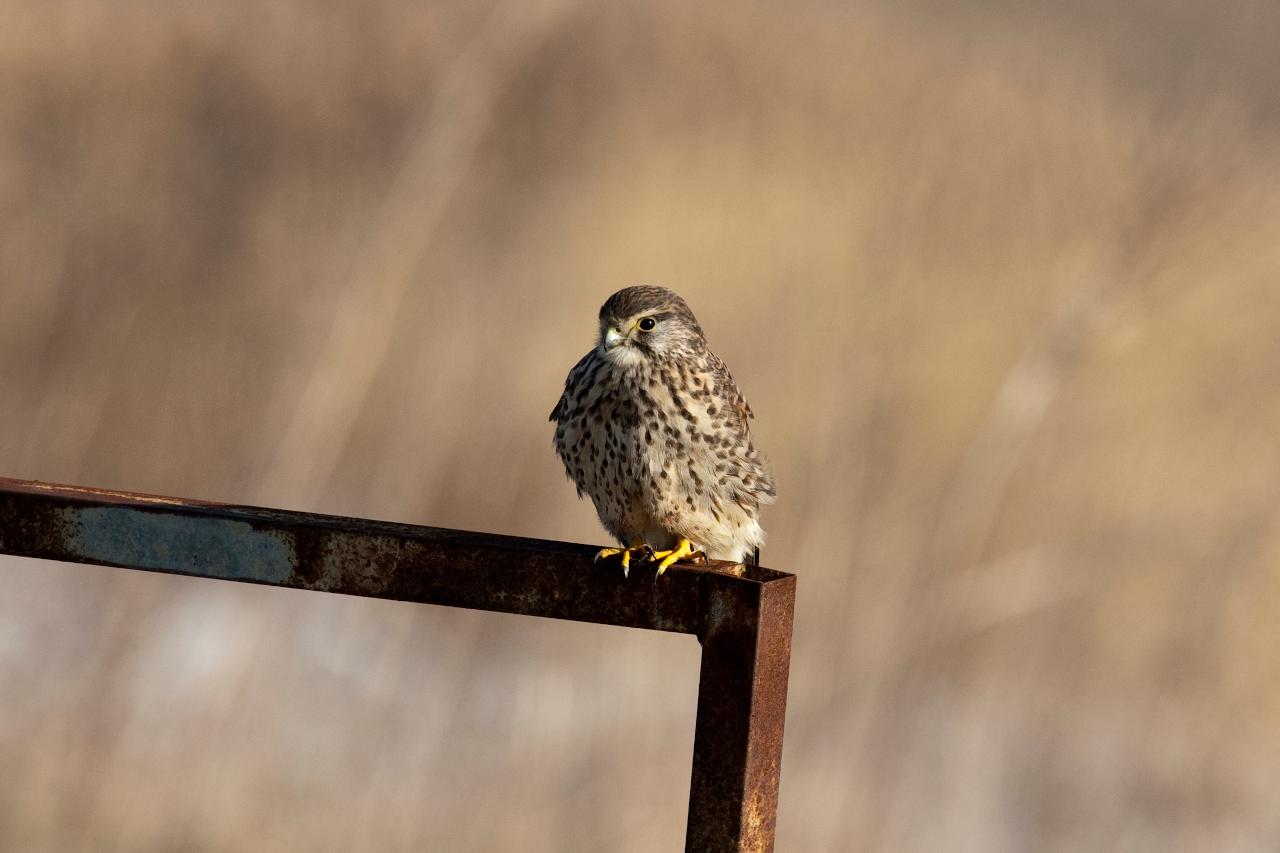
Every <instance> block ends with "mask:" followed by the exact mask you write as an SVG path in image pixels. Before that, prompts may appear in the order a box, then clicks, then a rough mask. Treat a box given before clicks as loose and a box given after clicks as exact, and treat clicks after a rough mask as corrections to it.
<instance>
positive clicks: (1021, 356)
mask: <svg viewBox="0 0 1280 853" xmlns="http://www.w3.org/2000/svg"><path fill="white" fill-rule="evenodd" d="M1277 44H1280V5H1277V4H1276V3H1274V2H1271V1H1270V0H1228V2H1209V0H1161V1H1160V2H1157V0H1133V1H1132V2H1128V3H1122V4H1117V3H1113V2H1110V0H1086V2H1077V3H1072V4H1063V3H1054V2H1050V0H1032V2H1019V3H1015V2H1006V0H979V2H959V0H906V2H896V3H890V2H887V0H886V2H877V0H864V2H860V3H852V4H844V3H834V2H821V0H794V2H791V3H787V4H770V3H757V2H745V3H743V2H739V3H727V2H723V3H722V2H710V3H702V4H686V3H681V2H676V0H641V2H632V3H603V4H602V3H586V2H581V3H578V2H574V0H526V2H500V3H498V4H497V5H494V4H492V3H488V2H486V3H469V2H452V3H429V4H428V3H415V2H410V0H374V2H365V3H362V4H339V3H328V2H325V3H316V2H311V3H304V2H301V0H272V2H263V3H255V4H247V3H245V4H242V3H231V2H205V3H172V2H159V0H154V2H141V1H140V0H113V1H112V2H100V1H99V0H0V399H3V401H4V406H3V417H2V418H0V475H8V476H15V477H24V478H38V479H46V480H53V481H62V482H68V483H76V484H84V485H95V486H102V487H111V488H120V489H128V490H135V491H147V492H156V493H161V494H176V495H184V496H189V497H196V498H206V499H214V500H222V501H231V502H252V503H261V504H267V505H277V506H287V507H291V508H301V509H308V510H316V511H323V512H334V513H343V514H356V515H362V516H373V517H377V518H384V519H395V520H403V521H411V522H420V523H427V524H433V525H440V526H450V527H460V528H466V529H473V530H484V531H493V532H501V533H510V534H520V535H527V536H536V537H544V538H554V539H568V540H574V541H585V542H602V541H603V540H604V535H603V534H602V532H601V531H600V529H599V528H598V526H597V524H596V521H595V519H594V514H593V512H592V510H591V508H590V506H589V505H588V504H586V503H582V502H579V501H578V500H577V499H576V498H575V497H574V493H573V489H572V488H571V486H570V485H569V484H568V483H567V482H565V480H564V478H563V475H562V472H561V470H560V467H559V463H558V462H557V461H556V459H555V458H554V455H553V453H552V452H551V448H550V436H551V431H550V427H549V425H548V424H547V423H546V417H547V413H548V412H549V411H550V409H551V406H552V404H553V403H554V402H555V399H556V397H557V396H558V394H559V392H560V387H561V386H560V384H561V382H562V381H563V377H564V374H565V372H566V371H567V369H568V368H569V367H570V366H571V365H572V364H573V362H574V361H575V360H576V359H577V358H578V357H579V356H580V355H581V354H582V353H583V352H584V351H585V350H586V348H587V347H588V346H589V345H590V343H591V338H592V335H593V326H594V318H595V312H596V309H597V307H598V305H599V304H600V302H601V301H602V300H603V299H604V298H605V297H606V296H607V295H608V294H609V293H610V292H612V291H613V290H615V289H617V288H619V287H621V286H624V285H627V284H632V283H639V282H647V283H663V284H667V285H669V286H671V287H673V288H675V289H677V290H678V291H680V292H681V293H682V294H683V295H684V296H685V297H686V298H687V299H688V301H689V302H690V303H691V305H692V306H693V308H694V310H695V311H696V312H697V313H698V316H699V318H700V319H701V320H702V322H703V325H704V326H705V327H706V329H707V332H708V335H709V337H710V339H711V342H712V345H713V346H714V347H715V349H716V350H717V351H718V352H719V353H720V354H721V355H723V356H724V357H725V359H726V360H727V361H728V362H729V364H731V365H732V366H733V369H734V372H735V374H736V376H737V379H738V382H739V384H740V385H741V386H742V388H743V389H744V391H745V392H746V394H747V395H748V397H749V398H750V400H751V401H752V404H753V406H754V408H755V410H756V413H757V421H758V425H757V433H758V441H759V444H760V445H761V446H762V447H763V448H764V449H765V450H766V451H767V452H768V453H769V454H770V456H771V457H772V459H773V461H774V464H775V467H776V468H777V473H778V479H779V482H780V485H781V498H780V500H779V503H778V504H777V506H776V507H774V508H772V509H771V510H769V511H768V513H767V515H766V517H765V521H766V527H767V528H768V530H769V532H770V534H771V539H770V542H769V545H768V546H767V547H766V549H765V552H764V557H765V559H764V562H765V563H766V564H767V565H769V566H773V567H776V568H781V569H786V570H790V571H794V572H796V573H797V574H799V575H800V586H799V600H798V610H797V620H798V621H797V623H796V633H795V645H794V659H793V670H792V690H791V702H790V713H789V714H788V720H787V740H786V754H785V759H784V764H783V770H784V772H783V787H782V791H783V796H782V803H781V811H780V819H779V837H778V849H779V850H780V851H944V850H945V851H975V853H978V852H981V851H1031V850H1035V851H1068V850H1070V851H1112V850H1115V851H1161V853H1164V851H1184V850H1185V851H1192V850H1194V851H1255V850H1256V851H1264V850H1275V849H1278V848H1280V651H1278V649H1280V573H1278V567H1280V523H1278V521H1280V519H1278V518H1277V506H1278V501H1280V442H1278V441H1277V435H1278V431H1280V335H1277V331H1278V330H1280V51H1277V49H1276V45H1277ZM697 662H698V648H697V644H696V643H695V642H693V641H692V640H691V639H690V638H688V637H678V636H666V635H656V634H648V633H642V632H633V631H627V630H622V629H608V628H599V627H592V626H582V625H572V624H562V623H558V622H544V621H539V620H532V619H524V618H516V617H502V616H491V615H485V614H476V613H469V612H461V611H452V610H448V609H441V608H430V607H412V606H407V605H398V604H394V603H387V602H373V601H364V600H357V599H348V598H342V597H329V596H324V595H316V594H299V593H293V592H285V591H277V590H268V589H260V588H248V587H240V586H236V585H230V584H222V583H216V582H207V581H196V580H186V579H178V578H171V577H164V576H150V575H144V574H136V573H129V572H125V571H116V570H108V569H99V568H87V567H75V566H64V565H57V564H47V563H40V562H35V561H24V560H16V559H9V558H5V559H3V560H0V691H2V699H0V849H3V850H5V851H86V850H94V851H98V850H102V851H232V850H234V851H241V850H264V851H265V850H297V851H348V850H357V851H384V850H385V851H399V850H406V851H409V850H432V851H454V850H463V851H465V850H484V851H487V850H504V851H505V850H521V851H564V850H575V851H576V850H584V851H594V850H602V851H604V850H607V851H660V850H674V849H679V847H680V845H681V843H682V839H683V831H684V820H685V808H686V797H687V793H688V765H689V759H690V755H691V743H692V733H693V710H694V701H695V692H696V671H697Z"/></svg>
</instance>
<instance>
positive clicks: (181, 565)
mask: <svg viewBox="0 0 1280 853" xmlns="http://www.w3.org/2000/svg"><path fill="white" fill-rule="evenodd" d="M60 514H61V515H62V517H63V518H64V520H65V521H66V522H67V524H68V527H67V528H66V534H65V535H66V537H67V542H66V545H67V547H68V548H69V549H71V550H72V551H74V552H75V553H77V554H79V555H80V556H81V557H82V558H83V559H86V560H95V561H101V562H104V563H112V564H117V565H129V566H135V567H138V568H147V569H161V570H164V571H170V572H181V573H183V574H196V575H217V576H218V577H222V578H230V579H236V580H248V581H258V582H261V583H281V582H283V581H284V580H285V579H286V578H288V577H289V575H290V574H291V573H292V571H293V550H292V549H291V548H290V547H289V545H288V544H287V543H286V542H284V541H283V540H282V539H280V538H279V537H277V536H273V535H271V534H269V533H260V532H258V531H256V530H254V529H253V527H252V526H250V525H249V524H246V523H245V522H243V521H232V520H230V519H208V518H195V517H188V516H183V515H160V514H156V513H151V512H147V511H145V510H129V509H121V508H119V507H110V508H106V507H66V508H64V509H62V510H60Z"/></svg>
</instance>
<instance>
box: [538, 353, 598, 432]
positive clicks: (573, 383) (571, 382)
mask: <svg viewBox="0 0 1280 853" xmlns="http://www.w3.org/2000/svg"><path fill="white" fill-rule="evenodd" d="M597 358H598V356H597V355H596V351H595V350H594V349H593V350H590V351H589V352H588V353H587V354H586V355H584V356H583V357H582V358H580V359H578V363H577V364H575V365H574V366H573V369H572V370H570V371H569V375H568V376H566V377H565V380H564V393H562V394H561V395H560V399H559V400H557V401H556V406H555V408H554V409H552V410H551V416H550V417H549V418H547V420H549V421H554V422H556V423H560V421H562V420H564V416H565V412H566V410H567V408H568V406H569V405H571V401H570V399H569V398H570V397H572V396H574V392H575V391H576V390H577V386H578V384H579V382H581V380H582V377H583V376H584V375H585V374H586V373H587V372H588V371H589V370H591V369H592V367H594V365H595V360H596V359H597Z"/></svg>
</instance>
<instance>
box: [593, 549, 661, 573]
mask: <svg viewBox="0 0 1280 853" xmlns="http://www.w3.org/2000/svg"><path fill="white" fill-rule="evenodd" d="M650 553H651V552H650V550H649V546H648V545H645V544H644V543H643V542H641V543H640V544H639V545H632V546H631V547H630V548H601V549H600V550H599V551H598V552H596V562H597V563H598V562H600V561H601V560H606V559H608V558H609V557H613V556H616V555H618V554H621V555H622V576H623V577H624V578H625V577H629V576H630V575H631V555H632V554H643V555H645V556H648V555H649V554H650Z"/></svg>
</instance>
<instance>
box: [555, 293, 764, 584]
mask: <svg viewBox="0 0 1280 853" xmlns="http://www.w3.org/2000/svg"><path fill="white" fill-rule="evenodd" d="M599 320H600V323H599V338H598V340H597V344H596V346H595V347H594V348H593V349H592V350H591V351H590V352H588V353H587V354H586V355H585V356H583V357H582V359H581V360H580V361H579V362H578V363H577V364H576V365H575V366H574V368H573V369H572V370H571V371H569V376H568V378H567V379H566V380H565V388H564V394H563V395H562V396H561V397H560V401H559V402H558V403H557V404H556V407H555V409H553V410H552V412H551V420H552V421H553V422H554V423H555V424H556V432H555V448H556V453H557V454H559V456H560V459H561V461H562V462H564V467H565V471H566V473H567V474H568V475H569V477H570V479H572V480H573V481H574V483H576V484H577V487H578V494H579V496H581V495H584V494H585V495H587V496H589V497H590V498H591V500H592V501H593V502H594V503H595V506H596V512H597V513H598V514H599V516H600V522H601V523H602V524H603V525H604V527H605V529H606V530H608V531H609V533H610V534H612V535H613V536H614V537H616V538H617V539H618V541H619V542H620V543H621V544H622V548H618V549H614V548H606V549H604V550H603V551H601V552H600V554H599V555H598V558H604V557H609V556H613V555H619V556H620V559H621V562H622V566H623V569H624V571H625V570H627V569H629V567H630V563H631V560H632V559H633V558H635V557H640V558H641V559H654V560H657V562H658V573H659V574H661V573H662V572H663V571H665V570H666V568H667V567H668V566H670V565H671V564H672V563H675V562H676V561H678V560H684V559H688V558H691V557H696V556H697V555H699V554H705V555H706V556H707V557H709V558H711V559H716V560H731V561H735V562H742V561H744V560H746V559H747V558H748V555H749V554H751V553H752V552H753V551H755V550H756V549H758V548H759V547H760V545H761V544H763V542H764V530H763V529H762V528H761V527H760V520H759V516H760V507H761V505H763V504H769V503H773V500H774V498H775V496H776V494H777V491H776V488H775V485H774V480H773V473H772V471H771V470H770V467H769V463H768V461H767V460H766V459H765V458H764V457H763V456H762V455H761V454H760V453H759V451H757V450H756V448H755V445H754V444H753V443H752V440H751V429H750V427H749V424H748V421H749V420H750V419H751V418H752V413H751V407H750V406H748V405H747V401H746V400H745V399H744V398H743V396H742V394H740V393H739V392H738V387H737V385H735V384H734V381H733V377H732V376H731V375H730V374H729V368H728V367H726V366H725V364H724V362H723V361H721V360H720V358H719V357H718V356H716V354H715V353H713V352H711V350H710V349H708V348H707V340H706V336H705V335H704V334H703V331H702V327H701V326H700V325H699V324H698V321H697V319H696V318H695V317H694V316H693V312H692V311H691V310H689V306H688V305H686V304H685V302H684V300H683V299H681V298H680V297H679V296H678V295H676V294H675V293H674V292H672V291H670V290H668V289H666V288H664V287H628V288H625V289H623V290H620V291H618V292H617V293H615V294H613V295H612V296H610V297H609V299H608V300H607V301H606V302H605V303H604V305H603V306H602V307H601V308H600V318H599Z"/></svg>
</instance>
